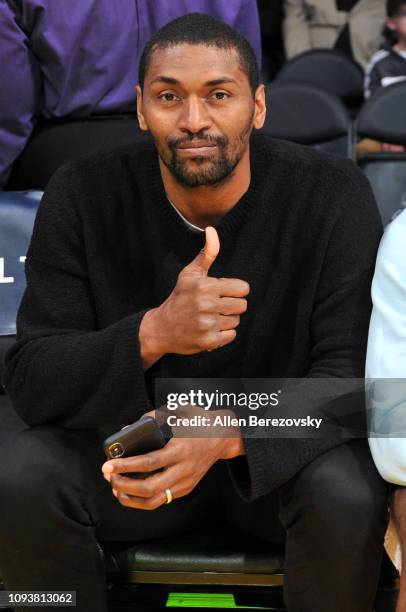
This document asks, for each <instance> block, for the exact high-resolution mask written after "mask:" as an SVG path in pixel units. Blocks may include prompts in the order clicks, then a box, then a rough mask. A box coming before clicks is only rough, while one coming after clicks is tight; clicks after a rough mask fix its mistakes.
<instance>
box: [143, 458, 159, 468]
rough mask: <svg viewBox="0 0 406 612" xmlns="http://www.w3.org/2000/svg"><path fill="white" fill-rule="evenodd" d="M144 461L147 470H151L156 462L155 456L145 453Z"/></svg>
mask: <svg viewBox="0 0 406 612" xmlns="http://www.w3.org/2000/svg"><path fill="white" fill-rule="evenodd" d="M145 463H146V467H147V469H148V470H151V471H152V470H153V469H154V468H155V466H156V464H157V458H156V457H155V456H154V455H146V457H145Z"/></svg>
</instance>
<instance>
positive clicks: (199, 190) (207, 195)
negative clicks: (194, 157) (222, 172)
mask: <svg viewBox="0 0 406 612" xmlns="http://www.w3.org/2000/svg"><path fill="white" fill-rule="evenodd" d="M159 165H160V170H161V175H162V180H163V183H164V187H165V191H166V194H167V196H168V198H169V200H170V201H171V202H172V204H173V205H174V206H176V208H177V209H178V210H179V211H180V212H181V213H182V215H183V216H184V217H185V218H186V219H187V220H188V221H190V223H193V225H196V226H197V227H200V228H203V229H204V228H205V227H207V226H209V225H216V224H217V223H218V222H219V221H220V219H221V218H222V217H224V215H226V214H227V213H228V212H229V211H230V210H231V209H232V208H233V207H234V206H235V205H236V204H237V202H238V201H239V200H240V199H241V198H242V196H243V195H244V193H245V192H246V191H248V188H249V185H250V180H251V169H250V156H249V149H248V148H247V150H246V151H245V153H244V155H243V157H242V158H241V160H240V161H239V162H238V164H237V166H236V167H235V168H234V171H233V172H232V174H231V175H230V176H229V177H228V178H227V179H226V180H225V181H224V183H221V184H220V185H216V186H214V187H213V186H210V187H206V186H203V187H194V188H188V187H184V186H183V185H181V184H180V183H178V182H177V181H176V179H175V178H174V177H173V175H172V174H171V172H170V171H169V170H168V168H167V167H166V166H165V164H164V163H163V162H162V161H161V160H159Z"/></svg>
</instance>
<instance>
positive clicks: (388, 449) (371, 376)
mask: <svg viewBox="0 0 406 612" xmlns="http://www.w3.org/2000/svg"><path fill="white" fill-rule="evenodd" d="M372 301H373V311H372V317H371V323H370V328H369V338H368V351H367V361H366V379H367V387H369V389H370V390H371V391H370V393H369V394H368V395H369V399H370V402H369V408H370V410H371V413H370V414H371V418H370V430H371V432H370V437H369V445H370V448H371V452H372V456H373V458H374V461H375V464H376V466H377V468H378V470H379V472H380V474H381V475H382V477H383V478H384V479H385V480H388V481H389V482H393V483H396V484H400V485H406V211H404V212H403V213H402V214H400V215H399V216H398V217H397V218H396V219H395V220H394V221H392V223H390V224H389V226H388V227H387V229H386V231H385V234H384V236H383V238H382V241H381V245H380V247H379V251H378V258H377V262H376V268H375V275H374V280H373V283H372ZM374 432H375V435H374Z"/></svg>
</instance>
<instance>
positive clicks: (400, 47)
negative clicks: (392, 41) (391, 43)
mask: <svg viewBox="0 0 406 612" xmlns="http://www.w3.org/2000/svg"><path fill="white" fill-rule="evenodd" d="M395 49H396V51H406V39H405V40H399V42H398V43H397V44H396V45H395Z"/></svg>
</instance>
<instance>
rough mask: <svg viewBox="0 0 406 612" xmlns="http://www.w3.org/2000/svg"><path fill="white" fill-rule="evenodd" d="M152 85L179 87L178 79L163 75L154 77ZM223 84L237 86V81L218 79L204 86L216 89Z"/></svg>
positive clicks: (228, 78) (226, 78)
mask: <svg viewBox="0 0 406 612" xmlns="http://www.w3.org/2000/svg"><path fill="white" fill-rule="evenodd" d="M154 83H166V84H167V85H180V84H181V83H180V81H178V79H174V78H173V77H167V76H164V75H160V76H157V77H155V79H153V80H152V81H151V85H153V84H154ZM223 83H234V84H235V85H237V81H236V80H235V79H232V78H230V77H220V78H218V79H212V80H211V81H206V82H205V83H204V86H206V87H216V86H217V85H222V84H223Z"/></svg>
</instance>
